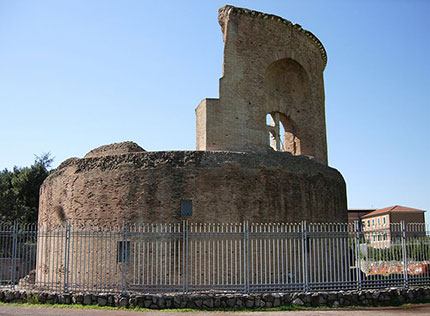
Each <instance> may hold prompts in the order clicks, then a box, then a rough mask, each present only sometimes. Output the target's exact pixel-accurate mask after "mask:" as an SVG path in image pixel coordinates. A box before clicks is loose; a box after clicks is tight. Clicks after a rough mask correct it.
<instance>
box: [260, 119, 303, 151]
mask: <svg viewBox="0 0 430 316" xmlns="http://www.w3.org/2000/svg"><path fill="white" fill-rule="evenodd" d="M266 126H267V130H268V139H269V145H270V147H272V148H273V149H274V150H276V151H287V152H290V153H292V154H293V155H300V154H301V149H300V139H299V137H298V136H297V131H296V126H295V124H294V122H293V121H292V120H290V119H289V118H288V117H287V116H286V115H284V114H282V113H280V112H271V113H269V114H267V115H266Z"/></svg>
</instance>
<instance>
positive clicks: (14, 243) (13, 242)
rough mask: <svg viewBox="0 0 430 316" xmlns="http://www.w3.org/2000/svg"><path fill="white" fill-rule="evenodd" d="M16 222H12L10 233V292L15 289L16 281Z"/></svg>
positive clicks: (17, 228)
mask: <svg viewBox="0 0 430 316" xmlns="http://www.w3.org/2000/svg"><path fill="white" fill-rule="evenodd" d="M18 230H19V226H18V222H17V221H14V222H13V233H12V271H11V282H12V284H11V285H12V290H14V289H15V281H16V260H17V257H18V254H17V252H18Z"/></svg>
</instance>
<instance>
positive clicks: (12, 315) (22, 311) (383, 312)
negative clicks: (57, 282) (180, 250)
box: [0, 304, 430, 316]
mask: <svg viewBox="0 0 430 316" xmlns="http://www.w3.org/2000/svg"><path fill="white" fill-rule="evenodd" d="M41 315H43V316H149V315H154V316H210V315H213V316H258V315H264V316H308V315H309V316H388V315H396V316H397V315H401V316H403V315H408V316H411V315H414V316H429V315H430V304H420V305H414V306H407V307H379V308H361V309H327V310H304V311H303V310H302V311H283V312H162V311H150V312H135V311H127V310H101V309H75V308H52V307H44V306H40V307H27V306H0V316H41Z"/></svg>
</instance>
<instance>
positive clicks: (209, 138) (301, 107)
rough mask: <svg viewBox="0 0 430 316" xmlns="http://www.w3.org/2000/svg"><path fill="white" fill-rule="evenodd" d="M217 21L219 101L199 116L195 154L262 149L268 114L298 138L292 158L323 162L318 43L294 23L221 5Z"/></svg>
mask: <svg viewBox="0 0 430 316" xmlns="http://www.w3.org/2000/svg"><path fill="white" fill-rule="evenodd" d="M218 19H219V23H220V25H221V29H222V32H223V36H224V45H225V47H224V62H223V77H222V78H221V80H220V97H219V100H214V99H208V100H203V101H202V102H201V103H200V105H199V106H198V108H197V109H196V114H197V149H198V150H239V151H258V150H266V148H268V147H269V137H268V132H267V128H266V115H267V114H268V113H273V112H278V113H282V114H283V115H285V117H286V118H288V122H285V123H286V125H287V126H285V128H286V129H291V130H294V134H295V136H296V137H297V138H299V139H300V150H299V151H298V152H297V153H298V154H305V155H311V156H314V157H315V158H316V159H317V160H318V161H320V162H322V163H327V142H326V128H325V106H324V83H323V71H324V68H325V65H326V61H327V56H326V53H325V50H324V47H323V46H322V44H321V42H320V41H319V40H318V39H317V38H316V37H315V36H314V35H313V34H312V33H310V32H309V31H306V30H304V29H302V28H301V26H300V25H298V24H292V23H291V22H290V21H288V20H285V19H282V18H280V17H277V16H274V15H269V14H265V13H261V12H257V11H251V10H247V9H242V8H236V7H232V6H224V7H222V8H220V10H219V17H218ZM285 141H287V140H285ZM287 150H288V149H287Z"/></svg>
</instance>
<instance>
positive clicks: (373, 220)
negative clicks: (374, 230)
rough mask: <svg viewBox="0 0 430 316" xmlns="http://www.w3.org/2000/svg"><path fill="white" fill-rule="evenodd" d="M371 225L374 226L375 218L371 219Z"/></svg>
mask: <svg viewBox="0 0 430 316" xmlns="http://www.w3.org/2000/svg"><path fill="white" fill-rule="evenodd" d="M372 227H375V219H372Z"/></svg>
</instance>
